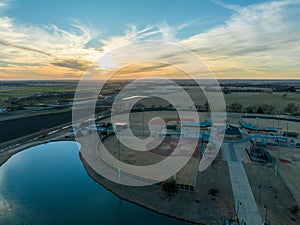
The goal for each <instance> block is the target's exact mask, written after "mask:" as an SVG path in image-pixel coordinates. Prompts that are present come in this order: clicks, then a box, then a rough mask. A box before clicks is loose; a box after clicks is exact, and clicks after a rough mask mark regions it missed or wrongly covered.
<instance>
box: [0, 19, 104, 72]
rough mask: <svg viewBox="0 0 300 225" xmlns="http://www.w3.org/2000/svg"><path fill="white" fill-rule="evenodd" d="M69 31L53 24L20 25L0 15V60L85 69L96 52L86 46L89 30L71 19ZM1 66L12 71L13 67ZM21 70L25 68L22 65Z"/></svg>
mask: <svg viewBox="0 0 300 225" xmlns="http://www.w3.org/2000/svg"><path fill="white" fill-rule="evenodd" d="M72 27H73V29H72V32H71V31H66V30H63V29H60V28H59V27H57V26H55V25H49V26H36V25H24V24H19V23H17V22H15V21H14V20H13V19H11V18H8V17H0V45H1V48H0V59H1V61H3V62H7V63H11V64H10V65H11V67H15V66H13V65H14V64H15V63H23V64H28V65H36V64H38V65H44V66H47V65H48V66H49V65H53V66H57V67H64V68H68V69H70V70H73V71H77V70H81V71H83V70H85V69H86V68H87V67H88V65H90V62H91V60H95V59H96V58H97V56H98V55H99V52H98V51H96V50H95V49H94V48H88V47H86V45H87V44H88V42H89V41H91V40H92V39H93V38H94V37H93V32H90V31H89V29H88V28H86V27H84V26H82V25H81V24H80V23H79V22H78V21H76V20H72ZM11 67H8V68H2V70H5V69H7V70H8V69H9V70H14V69H16V68H11ZM24 69H25V68H24Z"/></svg>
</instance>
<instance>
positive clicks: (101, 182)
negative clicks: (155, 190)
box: [79, 151, 207, 225]
mask: <svg viewBox="0 0 300 225" xmlns="http://www.w3.org/2000/svg"><path fill="white" fill-rule="evenodd" d="M79 158H80V160H81V162H82V165H83V167H84V169H85V170H86V172H87V174H88V175H89V177H91V178H92V179H93V180H94V181H95V182H96V183H98V184H99V185H101V186H103V187H104V188H105V189H107V190H108V191H110V192H111V193H113V194H114V195H116V196H117V197H118V198H119V199H121V200H124V201H127V202H130V203H133V204H136V205H138V206H140V207H143V208H146V209H148V210H151V211H153V212H155V213H159V214H161V215H164V216H167V217H170V218H174V219H177V220H181V221H184V222H188V223H191V224H196V225H207V224H204V223H199V222H195V221H192V220H188V219H185V218H181V217H178V216H176V215H171V214H170V213H167V212H165V211H161V210H157V209H155V208H153V207H151V206H150V205H149V204H146V203H145V202H143V203H142V201H138V200H133V199H132V198H129V197H126V195H122V194H121V193H120V192H118V191H116V190H115V189H114V188H113V186H114V185H119V186H123V187H124V188H126V187H127V186H125V185H121V184H113V182H111V181H109V180H107V179H106V178H104V177H102V176H101V175H99V174H98V173H97V172H96V171H95V170H93V168H92V167H90V166H89V165H88V163H87V162H86V161H85V159H84V157H83V156H82V154H81V152H80V151H79ZM156 186H158V185H156ZM133 188H135V187H133Z"/></svg>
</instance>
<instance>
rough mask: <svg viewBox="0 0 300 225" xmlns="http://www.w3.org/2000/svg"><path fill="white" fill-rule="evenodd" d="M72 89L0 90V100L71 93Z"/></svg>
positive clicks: (25, 88) (32, 88) (30, 88)
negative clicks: (38, 94) (44, 94)
mask: <svg viewBox="0 0 300 225" xmlns="http://www.w3.org/2000/svg"><path fill="white" fill-rule="evenodd" d="M73 90H75V89H74V88H73V87H24V88H17V89H15V88H13V87H12V88H11V90H1V89H0V98H8V97H26V96H30V95H34V94H37V93H45V92H63V91H73Z"/></svg>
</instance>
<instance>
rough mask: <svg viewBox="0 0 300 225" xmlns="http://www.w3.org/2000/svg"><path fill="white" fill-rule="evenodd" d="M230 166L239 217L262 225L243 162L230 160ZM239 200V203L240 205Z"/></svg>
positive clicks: (247, 221)
mask: <svg viewBox="0 0 300 225" xmlns="http://www.w3.org/2000/svg"><path fill="white" fill-rule="evenodd" d="M228 168H229V174H230V180H231V186H232V192H233V198H234V202H235V210H236V213H237V214H238V215H237V216H238V219H239V221H240V224H242V223H241V222H242V221H244V222H245V223H246V224H247V225H261V224H262V219H261V216H260V213H259V211H258V208H257V205H256V202H255V199H254V196H253V193H252V190H251V187H250V184H249V181H248V177H247V174H246V172H245V169H244V166H243V164H242V163H241V162H232V161H228ZM238 202H240V203H241V204H239V206H238Z"/></svg>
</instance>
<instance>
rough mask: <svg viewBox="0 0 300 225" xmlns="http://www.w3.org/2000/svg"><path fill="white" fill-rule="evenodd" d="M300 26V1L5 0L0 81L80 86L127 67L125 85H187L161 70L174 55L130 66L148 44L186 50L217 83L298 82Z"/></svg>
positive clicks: (177, 58)
mask: <svg viewBox="0 0 300 225" xmlns="http://www.w3.org/2000/svg"><path fill="white" fill-rule="evenodd" d="M299 21H300V1H299V0H278V1H267V0H252V1H250V0H222V1H221V0H220V1H219V0H201V1H199V0H172V1H171V0H166V1H161V0H151V1H148V0H124V1H120V0H119V1H117V0H109V1H108V0H107V1H103V0H97V1H81V0H77V1H74V0H73V1H71V0H63V1H58V0H52V1H50V0H44V1H40V0H0V80H5V79H9V80H18V79H47V80H48V79H80V78H81V77H82V75H83V74H85V73H86V71H87V69H88V68H91V67H92V68H96V67H97V69H96V70H93V71H96V73H97V75H95V76H96V77H101V74H102V73H104V72H107V71H109V70H112V69H115V68H122V78H130V79H131V78H135V77H139V76H142V74H146V73H147V74H155V75H160V74H162V73H164V74H169V76H170V77H174V78H181V76H182V73H180V72H178V69H174V68H172V65H171V66H170V65H167V66H162V62H164V59H166V60H165V61H168V62H169V61H170V60H169V59H167V58H168V57H169V58H170V55H171V54H170V52H162V51H159V52H156V53H155V54H156V56H155V57H156V58H157V59H160V61H159V62H151V63H149V62H135V61H132V62H131V63H130V65H128V62H130V59H132V60H134V59H135V58H136V57H135V56H133V55H134V54H136V53H135V52H134V51H133V50H130V49H132V48H130V47H128V48H127V49H126V48H124V47H123V46H131V45H135V44H136V43H140V42H145V41H160V42H165V43H174V44H176V45H178V46H181V47H182V48H184V49H186V50H187V51H190V52H192V53H193V54H195V55H197V57H199V59H201V60H202V62H204V63H205V64H206V65H207V66H208V68H209V69H210V70H211V71H212V72H213V73H214V74H215V76H216V77H217V78H218V79H299V78H300V23H299ZM139 46H140V45H139ZM125 50H126V51H125ZM121 51H122V52H121ZM111 52H114V53H115V54H116V55H118V57H113V58H110V59H109V61H105V60H104V61H102V62H101V63H99V61H97V60H98V59H99V58H101V57H103V56H105V55H109V54H110V53H111ZM141 52H142V53H143V54H144V55H151V54H153V52H151V51H149V50H147V49H146V50H145V49H143V47H142V49H140V51H139V54H140V53H141ZM122 57H123V59H122ZM125 58H126V60H124V59H125ZM145 58H147V57H145ZM171 61H174V62H180V63H181V64H182V65H183V64H186V65H187V64H188V63H189V62H188V61H189V59H188V58H185V57H183V55H181V54H179V53H178V54H177V53H176V54H175V55H172V60H171ZM152 71H153V73H152ZM176 71H177V72H178V73H177V72H176ZM195 72H197V71H195Z"/></svg>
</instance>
